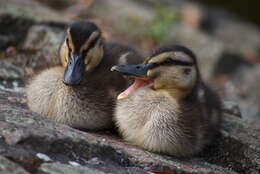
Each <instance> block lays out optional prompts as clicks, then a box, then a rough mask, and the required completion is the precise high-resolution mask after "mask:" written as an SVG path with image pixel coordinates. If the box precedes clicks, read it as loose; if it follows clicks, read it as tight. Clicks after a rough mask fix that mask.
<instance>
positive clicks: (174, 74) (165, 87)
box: [112, 45, 199, 99]
mask: <svg viewBox="0 0 260 174" xmlns="http://www.w3.org/2000/svg"><path fill="white" fill-rule="evenodd" d="M112 70H115V71H118V72H120V73H122V74H124V75H126V76H128V77H130V78H135V82H134V84H133V85H132V86H130V87H129V88H128V89H127V90H126V91H124V92H123V93H121V94H120V95H119V96H118V99H122V98H125V97H127V96H129V95H130V94H131V93H133V92H134V91H135V90H136V89H138V88H140V87H143V86H147V85H150V86H151V88H152V89H153V90H156V91H167V92H168V93H170V94H171V95H173V96H174V97H175V98H179V99H181V98H184V97H186V96H187V95H188V94H190V93H191V91H193V89H194V88H195V87H196V86H197V83H198V80H199V70H198V66H197V61H196V57H195V55H194V54H193V53H192V51H191V50H190V49H188V48H186V47H184V46H180V45H168V46H163V47H160V48H157V49H156V50H155V51H154V53H153V54H152V55H151V56H150V57H149V58H147V59H146V60H145V62H144V63H143V64H138V65H125V66H114V67H112Z"/></svg>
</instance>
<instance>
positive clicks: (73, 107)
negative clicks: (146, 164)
mask: <svg viewBox="0 0 260 174" xmlns="http://www.w3.org/2000/svg"><path fill="white" fill-rule="evenodd" d="M59 58H60V60H61V64H62V65H61V66H57V67H53V68H50V69H47V70H44V71H43V72H41V73H39V74H38V75H36V76H35V77H34V78H33V79H32V80H31V81H30V82H29V84H28V85H27V87H26V93H27V98H28V106H29V108H30V109H31V110H32V111H35V112H37V113H39V114H41V115H45V116H46V117H48V118H49V119H52V120H55V121H57V122H59V123H63V124H66V125H69V126H71V127H74V128H79V129H89V130H101V129H107V128H110V127H111V126H112V110H113V108H114V105H115V100H116V96H117V95H118V94H119V92H120V91H122V90H123V89H125V88H126V85H127V84H128V81H127V79H125V78H123V77H122V76H121V75H119V74H118V76H115V75H111V72H110V68H111V67H112V66H113V65H115V64H128V63H131V62H132V63H133V62H135V63H138V62H142V58H141V56H140V55H139V54H138V53H137V52H136V51H135V50H133V49H131V48H129V47H127V46H124V45H119V44H116V43H106V42H105V41H104V39H103V37H102V33H101V30H100V29H99V28H98V26H97V25H95V24H94V23H92V22H87V21H79V22H74V23H72V24H71V25H70V26H69V28H68V30H67V34H66V37H65V39H64V41H63V42H62V44H61V46H60V49H59Z"/></svg>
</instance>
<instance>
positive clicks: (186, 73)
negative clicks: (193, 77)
mask: <svg viewBox="0 0 260 174" xmlns="http://www.w3.org/2000/svg"><path fill="white" fill-rule="evenodd" d="M190 72H191V69H190V68H184V69H183V73H184V74H185V75H189V74H190Z"/></svg>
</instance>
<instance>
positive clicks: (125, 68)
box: [111, 64, 150, 78]
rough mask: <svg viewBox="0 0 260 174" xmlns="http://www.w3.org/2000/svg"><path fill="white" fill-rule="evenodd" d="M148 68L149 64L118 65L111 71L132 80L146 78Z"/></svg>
mask: <svg viewBox="0 0 260 174" xmlns="http://www.w3.org/2000/svg"><path fill="white" fill-rule="evenodd" d="M149 67H150V65H149V64H136V65H119V66H113V67H112V68H111V71H117V72H119V73H121V74H123V75H126V76H130V77H133V78H147V71H148V69H149Z"/></svg>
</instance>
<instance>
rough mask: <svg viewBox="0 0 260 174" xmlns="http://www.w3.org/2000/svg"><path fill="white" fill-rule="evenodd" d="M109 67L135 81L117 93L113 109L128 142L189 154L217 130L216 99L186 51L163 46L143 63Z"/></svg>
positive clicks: (218, 105)
mask: <svg viewBox="0 0 260 174" xmlns="http://www.w3.org/2000/svg"><path fill="white" fill-rule="evenodd" d="M111 70H113V71H116V72H119V73H120V74H123V75H124V76H128V77H129V78H134V80H135V82H134V83H133V84H132V85H131V86H130V87H129V88H127V89H126V90H125V91H124V92H122V93H121V94H120V95H119V96H118V100H117V106H116V109H115V113H114V119H115V121H116V125H117V126H118V129H119V131H120V133H121V134H122V136H123V138H124V139H125V140H126V141H128V142H130V143H132V144H134V145H137V146H139V147H141V148H144V149H147V150H149V151H152V152H158V153H164V154H169V155H174V156H189V155H193V154H197V153H198V152H200V151H201V150H202V149H203V148H204V147H205V146H206V145H208V144H209V143H210V142H211V140H212V139H214V136H215V135H216V133H217V132H218V131H219V128H220V125H221V109H220V108H221V103H220V100H219V99H218V96H217V95H216V94H215V93H213V92H212V91H211V90H210V89H209V88H208V87H207V86H206V85H205V84H204V83H203V81H202V79H201V77H200V72H199V69H198V65H197V60H196V57H195V55H194V54H193V53H192V51H191V50H190V49H188V48H186V47H184V46H179V45H168V46H163V47H160V48H158V49H156V50H155V51H154V53H153V54H152V55H151V56H150V57H149V58H148V59H147V60H146V61H145V62H144V63H143V64H135V65H122V66H114V67H112V69H111ZM201 91H202V92H203V95H202V96H201V95H200V94H199V93H201Z"/></svg>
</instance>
